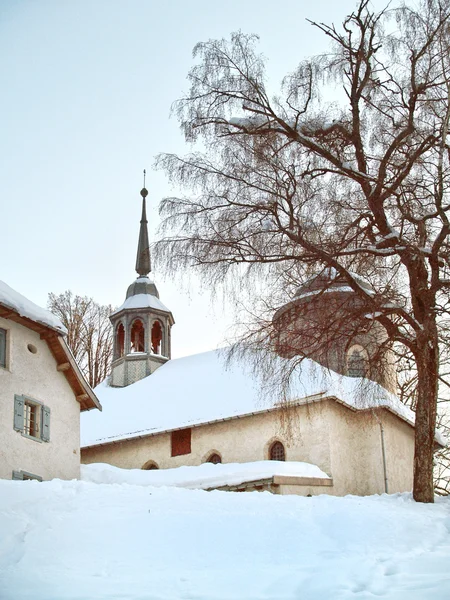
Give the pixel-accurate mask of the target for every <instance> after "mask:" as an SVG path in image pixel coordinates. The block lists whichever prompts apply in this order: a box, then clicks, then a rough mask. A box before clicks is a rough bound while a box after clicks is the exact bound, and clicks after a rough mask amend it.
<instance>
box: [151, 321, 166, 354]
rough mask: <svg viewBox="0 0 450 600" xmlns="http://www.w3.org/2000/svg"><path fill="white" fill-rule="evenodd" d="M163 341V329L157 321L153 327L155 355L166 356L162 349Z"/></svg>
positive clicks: (153, 349)
mask: <svg viewBox="0 0 450 600" xmlns="http://www.w3.org/2000/svg"><path fill="white" fill-rule="evenodd" d="M162 339H163V328H162V326H161V323H160V321H155V322H154V323H153V327H152V352H153V354H164V353H163V351H162V347H161V342H162Z"/></svg>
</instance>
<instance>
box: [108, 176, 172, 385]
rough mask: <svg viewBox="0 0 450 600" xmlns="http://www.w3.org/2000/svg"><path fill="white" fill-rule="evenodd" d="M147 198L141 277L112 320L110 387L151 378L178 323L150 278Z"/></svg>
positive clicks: (166, 355) (140, 245)
mask: <svg viewBox="0 0 450 600" xmlns="http://www.w3.org/2000/svg"><path fill="white" fill-rule="evenodd" d="M144 185H145V180H144ZM147 195H148V192H147V190H146V189H145V187H144V188H143V189H142V190H141V197H142V214H141V222H140V227H139V239H138V247H137V255H136V272H137V275H138V276H137V279H135V281H133V283H132V284H131V285H130V286H129V287H128V290H127V294H126V298H125V302H124V303H123V304H122V305H121V306H120V307H119V308H118V309H117V310H116V311H114V312H113V313H112V315H111V316H110V319H111V323H112V325H113V327H114V331H115V335H114V353H113V355H114V360H113V363H112V368H111V378H110V385H112V386H116V387H124V386H127V385H130V384H132V383H134V382H136V381H138V380H139V379H143V378H144V377H147V376H149V375H151V374H152V373H153V372H154V371H155V370H156V369H157V368H159V367H161V366H162V365H164V363H165V362H167V361H168V360H169V359H170V356H171V347H170V345H171V332H170V329H171V327H172V325H173V324H174V322H175V321H174V318H173V315H172V313H171V311H170V310H169V309H168V308H167V307H166V306H165V305H164V304H163V303H162V301H161V300H160V298H159V292H158V289H157V287H156V285H155V282H154V281H153V280H152V279H151V278H150V273H151V259H150V244H149V239H148V230H147V224H148V221H147V214H146V198H147Z"/></svg>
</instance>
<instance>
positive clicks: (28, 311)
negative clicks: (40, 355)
mask: <svg viewBox="0 0 450 600" xmlns="http://www.w3.org/2000/svg"><path fill="white" fill-rule="evenodd" d="M0 304H2V305H3V306H6V307H8V308H12V309H13V310H14V311H15V312H17V313H19V315H20V316H21V317H27V318H28V319H31V320H32V321H35V322H36V323H42V324H43V325H46V326H47V327H52V328H53V329H58V330H59V331H62V332H63V333H67V329H66V328H65V327H64V325H63V324H62V323H61V321H60V320H59V319H58V317H55V315H54V314H52V313H51V312H49V311H48V310H45V309H44V308H41V307H40V306H38V305H37V304H35V303H34V302H31V300H28V298H25V296H22V294H19V292H16V291H15V290H13V289H12V288H11V287H9V285H8V284H6V283H5V282H4V281H0Z"/></svg>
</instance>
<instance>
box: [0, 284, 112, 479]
mask: <svg viewBox="0 0 450 600" xmlns="http://www.w3.org/2000/svg"><path fill="white" fill-rule="evenodd" d="M65 335H66V331H65V328H64V326H63V325H62V324H61V322H60V321H59V319H57V318H56V317H55V316H54V315H52V314H51V313H50V312H48V311H47V310H44V309H43V308H40V307H39V306H37V305H36V304H34V303H33V302H31V301H30V300H28V299H27V298H25V297H24V296H22V295H21V294H19V293H18V292H16V291H15V290H13V289H12V288H11V287H9V286H8V285H7V284H5V283H3V282H2V281H0V435H1V438H0V439H1V441H0V457H1V458H0V477H1V478H4V479H11V478H13V479H38V480H48V479H53V478H55V477H58V478H61V479H72V478H77V477H79V471H80V410H81V411H86V410H90V409H92V408H98V409H100V410H101V405H100V403H99V401H98V399H97V397H96V395H95V394H94V392H93V391H92V389H91V388H90V386H89V385H88V383H87V382H86V380H85V379H84V377H83V375H82V374H81V371H80V369H79V368H78V366H77V364H76V362H75V360H74V358H73V356H72V354H71V352H70V350H69V348H68V346H67V344H66V342H65V339H64V338H65Z"/></svg>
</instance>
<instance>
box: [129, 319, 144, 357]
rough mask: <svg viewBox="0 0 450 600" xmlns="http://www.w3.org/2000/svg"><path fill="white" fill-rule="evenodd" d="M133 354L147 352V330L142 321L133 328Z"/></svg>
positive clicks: (137, 320)
mask: <svg viewBox="0 0 450 600" xmlns="http://www.w3.org/2000/svg"><path fill="white" fill-rule="evenodd" d="M131 352H145V328H144V324H143V323H142V321H141V320H140V319H136V320H135V321H133V325H132V326H131Z"/></svg>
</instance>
